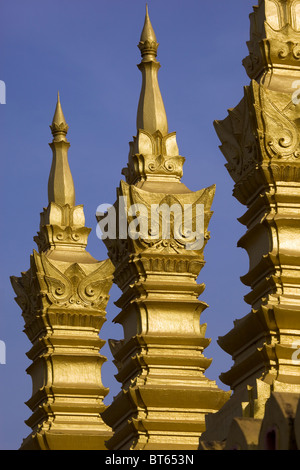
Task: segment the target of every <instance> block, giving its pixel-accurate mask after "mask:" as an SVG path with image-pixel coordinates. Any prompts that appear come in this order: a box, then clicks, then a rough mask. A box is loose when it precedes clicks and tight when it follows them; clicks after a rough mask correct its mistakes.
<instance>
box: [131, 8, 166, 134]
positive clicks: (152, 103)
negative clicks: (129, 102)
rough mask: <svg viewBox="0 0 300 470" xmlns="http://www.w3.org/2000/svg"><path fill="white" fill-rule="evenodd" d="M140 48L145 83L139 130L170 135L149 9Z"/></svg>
mask: <svg viewBox="0 0 300 470" xmlns="http://www.w3.org/2000/svg"><path fill="white" fill-rule="evenodd" d="M138 47H139V49H140V51H141V55H142V61H141V63H140V64H139V65H138V68H139V69H140V71H141V72H142V77H143V83H142V90H141V95H140V100H139V105H138V112H137V121H136V122H137V130H139V129H143V130H145V131H147V132H149V133H150V134H154V133H155V132H156V131H160V132H161V134H162V136H165V135H166V134H167V133H168V121H167V115H166V111H165V106H164V103H163V99H162V96H161V93H160V89H159V84H158V78H157V72H158V70H159V68H160V63H159V62H158V61H157V60H156V55H157V48H158V42H157V40H156V36H155V33H154V30H153V27H152V25H151V21H150V18H149V13H148V7H146V17H145V23H144V27H143V31H142V34H141V38H140V42H139V44H138Z"/></svg>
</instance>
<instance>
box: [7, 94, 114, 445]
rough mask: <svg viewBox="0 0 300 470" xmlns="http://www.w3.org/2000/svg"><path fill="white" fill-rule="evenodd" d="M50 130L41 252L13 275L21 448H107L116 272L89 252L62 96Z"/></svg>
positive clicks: (37, 241) (35, 254)
mask: <svg viewBox="0 0 300 470" xmlns="http://www.w3.org/2000/svg"><path fill="white" fill-rule="evenodd" d="M51 130H52V133H53V142H52V143H51V144H50V147H51V148H52V151H53V163H52V168H51V172H50V177H49V205H48V207H47V208H46V209H44V211H43V213H42V214H41V224H40V231H39V233H38V236H37V237H35V241H36V243H37V245H38V248H39V252H36V251H35V250H34V252H33V254H32V255H31V260H30V269H29V270H28V271H26V272H24V273H22V276H21V277H14V276H12V277H11V281H12V285H13V288H14V290H15V292H16V294H17V297H16V301H17V303H18V304H19V305H20V307H21V309H22V315H23V317H24V321H25V333H26V334H27V336H28V338H29V340H30V341H31V342H32V348H31V349H30V351H29V352H28V357H29V359H31V360H32V364H31V365H30V366H29V368H28V369H27V372H28V374H30V375H31V378H32V386H33V390H32V397H31V398H30V399H29V400H28V402H27V405H28V406H29V408H30V409H31V410H32V415H31V417H30V418H29V419H28V420H27V421H26V424H28V426H30V427H31V428H32V432H31V434H30V435H29V436H28V437H27V438H26V439H25V440H24V441H23V444H22V446H21V449H22V450H80V449H81V450H95V449H97V450H104V449H106V447H105V441H106V440H107V439H108V438H109V437H111V435H112V433H111V430H110V428H109V427H108V426H107V425H106V424H105V423H104V422H103V420H102V418H101V412H102V411H103V410H104V409H105V408H106V407H105V405H104V403H103V399H104V397H105V396H106V395H107V393H108V389H107V388H105V387H104V386H103V384H102V380H101V367H102V364H103V362H104V361H105V360H106V358H105V357H104V356H102V355H100V354H99V350H100V349H101V348H102V346H103V345H104V343H105V341H103V340H101V339H100V338H99V331H100V329H101V327H102V325H103V323H104V322H105V308H106V305H107V302H108V298H109V296H108V293H109V290H110V288H111V285H112V277H113V270H114V268H113V265H112V263H111V262H110V260H105V261H97V260H95V259H94V258H93V257H92V256H91V255H90V254H89V253H88V252H87V251H86V245H87V239H88V235H89V232H90V229H88V228H86V227H85V218H84V212H83V207H82V206H75V191H74V184H73V179H72V175H71V172H70V168H69V164H68V155H67V152H68V148H69V145H70V144H69V143H68V142H67V140H66V134H67V130H68V126H67V124H66V121H65V118H64V116H63V112H62V109H61V104H60V100H59V96H58V101H57V106H56V110H55V115H54V118H53V122H52V125H51Z"/></svg>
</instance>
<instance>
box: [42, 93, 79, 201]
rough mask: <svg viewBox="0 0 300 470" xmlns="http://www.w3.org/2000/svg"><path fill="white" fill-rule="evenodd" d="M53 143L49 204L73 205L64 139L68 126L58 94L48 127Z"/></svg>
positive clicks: (72, 186)
mask: <svg viewBox="0 0 300 470" xmlns="http://www.w3.org/2000/svg"><path fill="white" fill-rule="evenodd" d="M50 128H51V131H52V134H53V141H52V143H51V144H50V147H51V149H52V152H53V161H52V166H51V170H50V175H49V181H48V199H49V203H51V202H55V203H56V204H58V205H60V206H64V205H66V204H68V205H69V206H71V207H72V206H74V205H75V189H74V182H73V177H72V174H71V170H70V166H69V162H68V149H69V147H70V144H69V142H68V141H67V139H66V134H67V132H68V129H69V126H68V124H67V123H66V120H65V117H64V113H63V111H62V107H61V103H60V98H59V93H58V94H57V104H56V108H55V113H54V117H53V120H52V124H51V126H50Z"/></svg>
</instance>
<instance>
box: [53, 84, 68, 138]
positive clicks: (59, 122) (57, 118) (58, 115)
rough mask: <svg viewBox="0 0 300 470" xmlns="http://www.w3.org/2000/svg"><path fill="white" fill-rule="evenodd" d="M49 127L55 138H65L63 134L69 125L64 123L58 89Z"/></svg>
mask: <svg viewBox="0 0 300 470" xmlns="http://www.w3.org/2000/svg"><path fill="white" fill-rule="evenodd" d="M50 129H51V131H52V135H53V137H54V138H55V140H57V139H58V140H61V139H64V140H66V138H65V136H66V134H67V132H68V129H69V126H68V124H67V123H66V119H65V116H64V113H63V110H62V107H61V103H60V97H59V91H58V92H57V103H56V108H55V112H54V116H53V120H52V124H51V126H50Z"/></svg>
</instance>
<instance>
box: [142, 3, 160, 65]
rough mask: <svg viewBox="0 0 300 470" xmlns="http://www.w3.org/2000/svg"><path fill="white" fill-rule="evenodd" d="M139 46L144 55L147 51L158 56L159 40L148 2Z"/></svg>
mask: <svg viewBox="0 0 300 470" xmlns="http://www.w3.org/2000/svg"><path fill="white" fill-rule="evenodd" d="M138 47H139V48H140V50H141V52H142V55H143V54H144V53H145V52H146V53H147V54H149V53H150V55H154V56H156V52H157V47H158V42H157V40H156V35H155V32H154V29H153V27H152V24H151V21H150V18H149V10H148V3H146V16H145V22H144V27H143V31H142V34H141V37H140V43H139V45H138Z"/></svg>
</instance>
